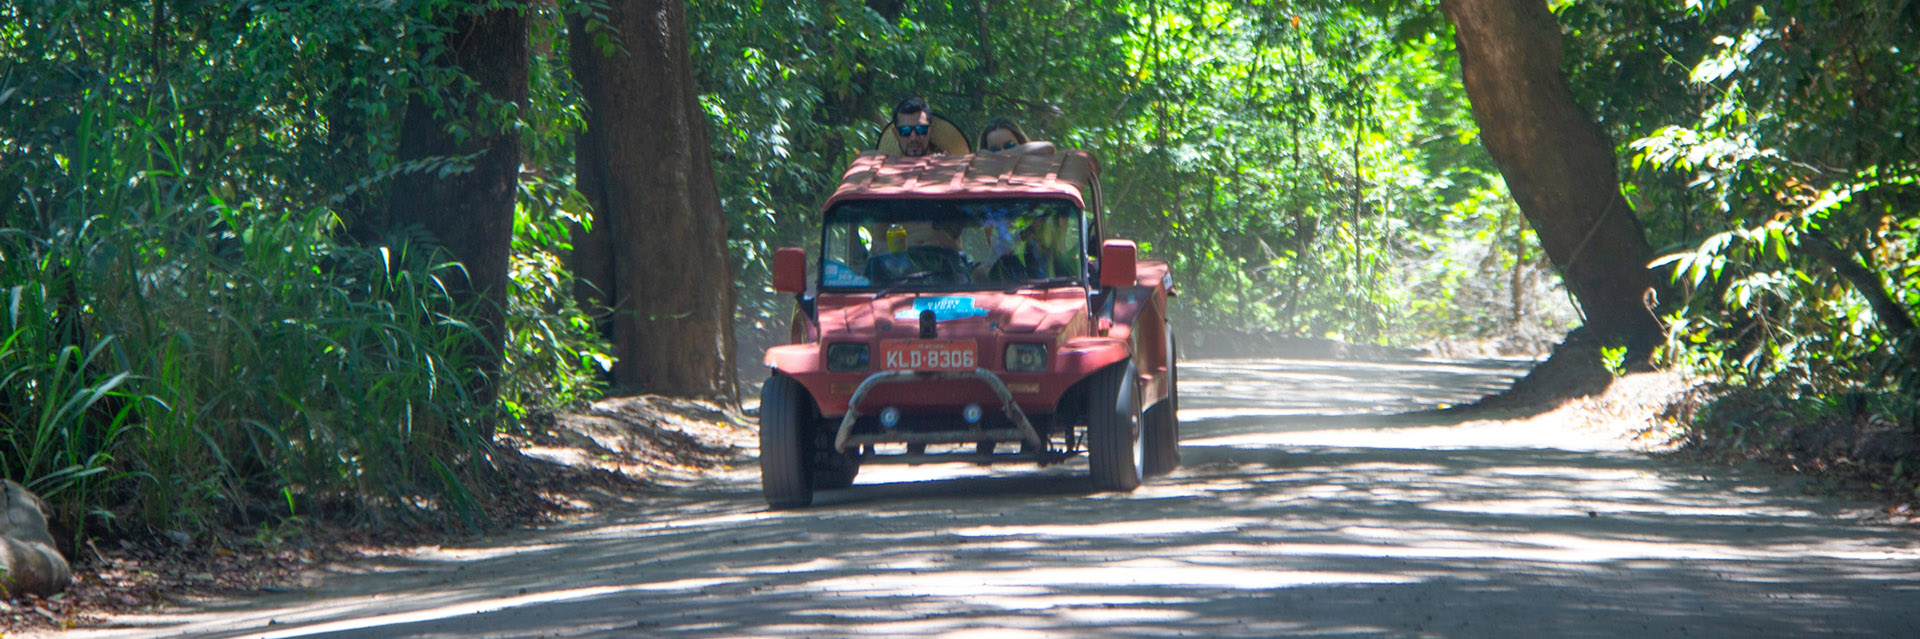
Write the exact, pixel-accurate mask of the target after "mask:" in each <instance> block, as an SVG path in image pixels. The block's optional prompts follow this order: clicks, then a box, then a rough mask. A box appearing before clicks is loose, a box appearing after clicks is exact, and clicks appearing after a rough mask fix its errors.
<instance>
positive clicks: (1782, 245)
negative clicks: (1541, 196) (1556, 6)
mask: <svg viewBox="0 0 1920 639" xmlns="http://www.w3.org/2000/svg"><path fill="white" fill-rule="evenodd" d="M1561 19H1562V21H1563V23H1564V24H1565V25H1566V26H1567V28H1568V32H1569V36H1570V37H1569V45H1570V47H1569V50H1570V52H1571V55H1570V57H1569V60H1568V62H1569V68H1570V74H1571V77H1572V78H1574V79H1575V88H1576V92H1577V93H1580V94H1582V95H1583V96H1584V97H1586V99H1587V100H1588V102H1589V103H1590V104H1594V105H1597V112H1598V114H1599V115H1600V116H1601V119H1602V121H1603V122H1604V123H1605V124H1606V126H1607V127H1608V128H1609V129H1610V130H1611V131H1612V132H1613V134H1614V137H1615V139H1617V140H1621V141H1623V142H1624V143H1625V144H1624V145H1623V149H1622V155H1623V157H1626V158H1628V164H1627V167H1626V168H1627V171H1628V172H1627V177H1628V178H1629V179H1630V180H1631V182H1632V185H1631V187H1630V190H1629V195H1630V197H1631V198H1632V199H1633V201H1634V204H1635V206H1636V207H1637V208H1638V210H1639V213H1640V217H1641V219H1642V221H1643V222H1645V223H1646V225H1647V227H1648V229H1649V232H1650V234H1651V235H1652V237H1653V239H1654V241H1655V243H1656V245H1664V246H1666V247H1667V251H1668V253H1669V254H1668V255H1667V256H1666V257H1664V258H1662V259H1661V260H1660V261H1659V262H1657V263H1656V264H1658V265H1659V266H1661V267H1663V268H1667V269H1670V270H1671V272H1672V274H1673V278H1674V281H1675V282H1676V283H1677V284H1678V288H1679V289H1680V292H1681V293H1682V294H1683V295H1684V297H1683V299H1680V300H1677V301H1676V302H1677V303H1675V304H1672V305H1671V306H1672V308H1673V310H1672V315H1671V316H1670V318H1669V322H1670V324H1669V325H1670V334H1671V336H1672V339H1671V342H1672V348H1670V349H1669V350H1670V356H1671V357H1672V358H1673V359H1674V360H1675V361H1677V362H1681V363H1684V364H1686V365H1689V366H1692V367H1695V368H1697V369H1700V370H1702V371H1704V372H1709V373H1713V374H1716V375H1718V376H1721V377H1722V378H1724V379H1727V380H1728V381H1729V382H1731V383H1733V384H1736V385H1739V386H1743V387H1746V388H1750V389H1755V391H1756V392H1758V393H1760V394H1761V395H1767V394H1771V395H1773V396H1777V397H1779V398H1783V399H1780V400H1777V401H1781V402H1786V404H1787V405H1785V406H1782V407H1780V410H1782V411H1785V412H1787V413H1790V414H1791V415H1794V416H1797V417H1795V419H1799V420H1800V421H1802V422H1807V421H1819V420H1820V419H1824V417H1822V416H1821V415H1820V414H1818V413H1819V410H1821V409H1820V406H1822V405H1825V404H1829V403H1832V402H1833V401H1835V400H1836V398H1842V397H1858V396H1866V397H1887V398H1896V399H1897V398H1910V397H1913V396H1914V395H1916V394H1920V374H1916V373H1915V370H1916V368H1920V348H1916V344H1920V341H1916V340H1920V336H1916V335H1915V334H1914V331H1912V330H1910V329H1906V328H1904V327H1906V326H1911V324H1912V320H1913V318H1914V309H1915V308H1916V307H1917V305H1920V277H1915V276H1916V275H1920V241H1916V239H1917V238H1916V232H1920V221H1916V220H1920V184H1916V180H1920V146H1916V145H1915V139H1914V135H1915V129H1914V123H1913V117H1912V116H1913V114H1914V113H1916V112H1920V50H1916V49H1915V47H1913V46H1912V44H1913V43H1914V42H1916V41H1920V6H1916V5H1913V4H1912V3H1908V2H1897V1H1892V2H1888V1H1867V2H1852V3H1837V4H1836V3H1799V2H1784V1H1775V0H1746V1H1715V2H1688V3H1656V2H1629V3H1607V4H1598V3H1573V4H1570V5H1568V6H1566V7H1565V8H1563V9H1562V10H1561ZM1625 96H1631V97H1632V98H1633V99H1632V100H1622V99H1620V98H1622V97H1625ZM1739 397H1747V396H1745V395H1736V396H1735V399H1730V400H1728V401H1730V402H1733V403H1735V404H1740V405H1743V406H1744V405H1747V404H1754V403H1755V402H1753V401H1748V400H1742V399H1738V398H1739ZM1738 412H1739V410H1737V409H1732V408H1730V409H1729V410H1728V411H1722V413H1723V414H1729V415H1731V414H1735V413H1738ZM1898 413H1899V411H1894V413H1889V417H1890V418H1891V419H1893V420H1894V421H1896V422H1903V423H1904V424H1905V426H1906V427H1907V428H1912V427H1914V423H1913V420H1914V416H1913V415H1912V414H1911V413H1910V412H1909V413H1907V414H1898ZM1789 421H1792V420H1789ZM1771 445H1772V446H1778V445H1780V443H1779V442H1772V443H1771Z"/></svg>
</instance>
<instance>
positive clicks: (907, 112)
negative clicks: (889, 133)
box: [893, 97, 946, 157]
mask: <svg viewBox="0 0 1920 639" xmlns="http://www.w3.org/2000/svg"><path fill="white" fill-rule="evenodd" d="M932 125H933V116H932V110H931V109H928V108H927V101H926V100H925V99H923V98H920V97H911V98H907V99H905V100H901V101H900V103H899V104H896V105H894V106H893V127H894V130H893V132H894V134H896V135H899V136H900V154H901V155H905V156H908V157H921V156H925V155H942V154H945V153H946V151H945V150H944V149H941V148H940V147H938V146H935V145H934V143H933V135H932V131H933V126H932Z"/></svg>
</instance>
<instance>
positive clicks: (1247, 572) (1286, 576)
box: [802, 559, 1419, 607]
mask: <svg viewBox="0 0 1920 639" xmlns="http://www.w3.org/2000/svg"><path fill="white" fill-rule="evenodd" d="M1418 581H1419V579H1418V578H1415V577H1409V576H1405V575H1393V574H1382V573H1356V572H1334V571H1313V570H1273V569H1271V567H1261V568H1253V567H1246V568H1239V567H1229V566H1204V565H1192V564H1188V563H1185V562H1172V561H1168V560H1164V559H1147V560H1134V561H1124V562H1117V563H1113V564H1108V565H1105V566H1099V567H1054V568H1029V569H1025V570H1014V571H982V570H954V571H948V572H941V573H937V574H879V575H857V576H848V577H836V578H831V579H825V580H821V581H816V582H812V583H809V584H806V585H804V586H802V587H804V588H806V589H810V590H818V591H822V592H834V593H844V594H860V595H862V596H867V597H875V596H903V597H955V598H963V599H965V600H966V601H968V602H970V603H975V604H981V605H993V606H996V607H1003V606H1006V605H1015V604H1012V603H1009V602H999V603H995V601H996V598H1000V597H1018V598H1021V599H1025V598H1028V597H1034V596H1041V595H1048V594H1052V593H1055V592H1056V591H1057V590H1058V589H1087V588H1139V587H1182V588H1215V589H1222V590H1271V589H1276V588H1292V587H1299V586H1318V585H1329V584H1407V583H1416V582H1418ZM1019 605H1022V606H1023V605H1024V604H1019Z"/></svg>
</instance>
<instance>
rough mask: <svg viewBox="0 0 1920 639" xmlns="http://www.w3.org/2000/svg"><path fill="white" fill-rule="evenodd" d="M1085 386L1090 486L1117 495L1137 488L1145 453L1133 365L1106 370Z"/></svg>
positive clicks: (1138, 395)
mask: <svg viewBox="0 0 1920 639" xmlns="http://www.w3.org/2000/svg"><path fill="white" fill-rule="evenodd" d="M1087 383H1088V384H1089V385H1090V386H1089V387H1088V389H1087V466H1088V467H1089V468H1091V469H1092V474H1093V485H1094V487H1095V488H1098V489H1100V490H1112V491H1119V492H1129V491H1132V490H1133V489H1135V488H1139V487H1140V477H1141V474H1142V473H1141V471H1142V467H1141V462H1142V461H1143V458H1144V457H1145V454H1144V452H1145V451H1143V450H1141V448H1142V442H1141V437H1140V394H1139V393H1137V392H1135V391H1134V389H1133V366H1132V365H1128V366H1124V367H1115V368H1110V369H1107V370H1106V371H1105V372H1102V373H1100V374H1098V375H1094V376H1093V379H1091V380H1088V382H1087Z"/></svg>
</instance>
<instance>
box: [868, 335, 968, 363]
mask: <svg viewBox="0 0 1920 639" xmlns="http://www.w3.org/2000/svg"><path fill="white" fill-rule="evenodd" d="M978 352H979V347H978V346H977V345H976V344H974V341H973V340H970V339H913V340H907V339H891V340H884V341H881V342H880V367H881V368H883V369H886V370H896V371H899V370H914V371H952V370H973V369H974V368H975V367H977V366H979V360H980V358H979V357H978V356H977V353H978Z"/></svg>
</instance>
